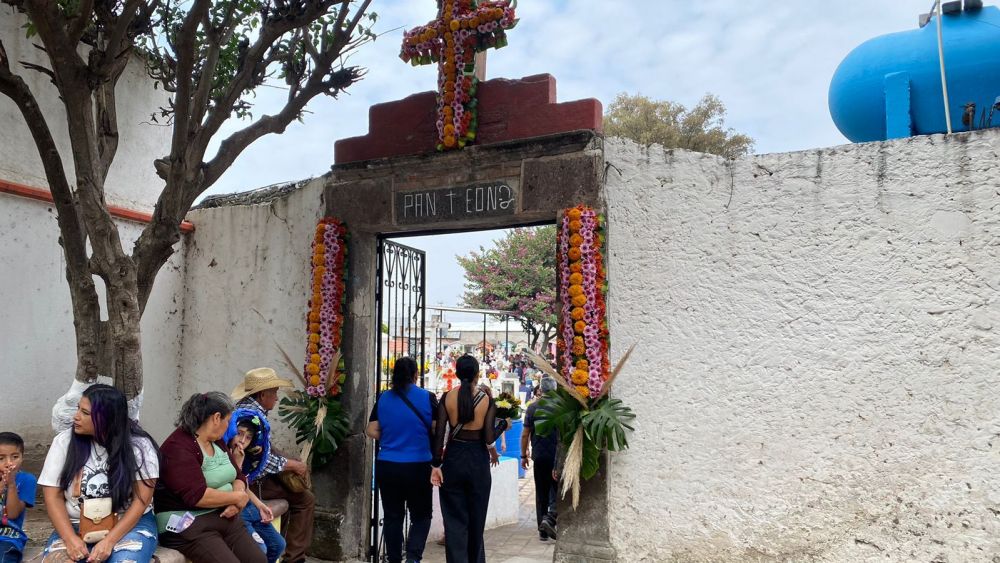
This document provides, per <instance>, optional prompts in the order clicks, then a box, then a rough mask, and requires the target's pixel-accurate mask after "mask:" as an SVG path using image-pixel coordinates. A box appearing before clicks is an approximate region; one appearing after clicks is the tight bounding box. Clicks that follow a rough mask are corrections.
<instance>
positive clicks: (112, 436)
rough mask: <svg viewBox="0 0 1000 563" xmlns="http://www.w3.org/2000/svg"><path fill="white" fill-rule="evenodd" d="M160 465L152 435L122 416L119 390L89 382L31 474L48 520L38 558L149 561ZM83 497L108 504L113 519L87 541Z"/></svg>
mask: <svg viewBox="0 0 1000 563" xmlns="http://www.w3.org/2000/svg"><path fill="white" fill-rule="evenodd" d="M159 469H160V463H159V449H158V448H157V446H156V442H154V441H153V439H152V438H151V437H150V436H149V434H147V433H146V431H145V430H143V429H142V428H141V427H140V426H139V424H138V423H137V422H135V421H133V420H131V419H129V417H128V404H127V403H126V401H125V395H123V394H122V392H121V391H119V390H117V389H115V388H114V387H111V386H110V385H100V384H99V385H93V386H91V387H88V388H87V390H86V391H84V392H83V397H82V398H81V399H80V404H79V406H78V407H77V410H76V415H74V417H73V427H72V428H70V429H68V430H65V431H63V432H61V433H59V434H58V435H57V436H56V437H55V439H54V440H53V441H52V445H51V446H50V447H49V453H48V455H47V456H46V457H45V465H44V467H43V468H42V473H41V475H40V476H39V477H38V484H39V485H41V486H42V491H43V496H44V498H45V508H46V510H47V511H48V514H49V519H50V520H52V525H53V527H54V528H55V531H54V532H53V533H52V536H51V537H50V538H49V542H48V545H47V546H46V548H45V558H44V559H43V562H45V563H51V562H57V561H111V562H116V563H117V562H121V561H150V560H151V559H152V556H153V551H155V550H156V537H157V536H156V518H155V517H154V516H153V507H152V501H153V489H154V487H155V485H156V479H157V478H158V477H159ZM88 503H91V504H90V506H94V505H103V506H109V508H110V511H111V512H112V513H113V514H115V515H116V519H117V521H116V522H115V519H114V518H113V519H112V522H115V523H114V525H113V526H112V527H111V529H110V530H108V531H107V532H106V533H105V532H98V533H94V534H88V535H89V536H90V537H89V538H86V539H87V540H93V541H85V538H84V537H81V535H80V517H81V512H82V513H83V515H84V516H86V515H87V514H92V512H91V511H89V510H87V508H86V507H87V506H88ZM106 519H107V518H105V520H106ZM102 527H103V526H102ZM95 536H99V538H98V539H95Z"/></svg>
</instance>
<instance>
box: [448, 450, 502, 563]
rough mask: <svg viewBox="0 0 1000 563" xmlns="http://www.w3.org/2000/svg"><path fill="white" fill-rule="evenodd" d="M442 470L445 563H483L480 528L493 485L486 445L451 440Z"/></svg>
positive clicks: (482, 524)
mask: <svg viewBox="0 0 1000 563" xmlns="http://www.w3.org/2000/svg"><path fill="white" fill-rule="evenodd" d="M441 471H442V473H443V474H444V483H442V485H441V493H440V496H441V516H442V517H443V519H444V536H445V555H446V557H447V560H448V563H474V562H476V561H484V560H485V557H484V553H485V552H484V549H483V529H484V528H485V527H486V509H487V508H489V503H490V486H491V485H492V483H493V478H492V476H491V475H490V456H489V454H488V453H486V444H483V443H482V442H463V441H460V440H452V441H451V442H449V443H448V449H447V451H446V452H445V456H444V465H443V466H442V467H441Z"/></svg>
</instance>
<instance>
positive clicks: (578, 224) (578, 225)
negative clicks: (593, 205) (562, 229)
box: [569, 219, 583, 233]
mask: <svg viewBox="0 0 1000 563" xmlns="http://www.w3.org/2000/svg"><path fill="white" fill-rule="evenodd" d="M582 228H583V222H582V221H580V220H579V219H577V220H574V221H570V222H569V231H570V232H571V233H578V232H580V229H582Z"/></svg>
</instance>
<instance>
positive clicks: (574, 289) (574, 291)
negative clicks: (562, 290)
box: [569, 274, 583, 320]
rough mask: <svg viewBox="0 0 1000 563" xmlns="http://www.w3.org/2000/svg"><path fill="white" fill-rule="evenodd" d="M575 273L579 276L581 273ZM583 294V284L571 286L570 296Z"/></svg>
mask: <svg viewBox="0 0 1000 563" xmlns="http://www.w3.org/2000/svg"><path fill="white" fill-rule="evenodd" d="M573 275H574V276H579V275H580V274H573ZM582 294H583V286H582V285H571V286H569V296H570V297H576V296H577V295H582ZM577 320H580V319H577Z"/></svg>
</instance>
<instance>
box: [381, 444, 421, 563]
mask: <svg viewBox="0 0 1000 563" xmlns="http://www.w3.org/2000/svg"><path fill="white" fill-rule="evenodd" d="M375 482H376V483H378V492H379V495H380V496H381V499H382V510H383V511H384V513H385V515H384V518H385V519H384V521H383V523H382V531H383V533H384V534H385V552H386V555H388V556H389V562H390V563H399V562H400V561H402V560H403V555H402V551H403V515H404V513H405V511H406V509H407V508H409V510H410V533H409V534H408V536H407V540H406V559H407V561H410V560H413V561H420V558H421V557H423V555H424V544H426V543H427V533H428V532H430V530H431V515H432V513H433V511H434V508H433V506H434V504H433V502H434V501H433V496H432V490H433V487H432V486H431V464H430V462H424V463H396V462H392V461H378V462H376V463H375Z"/></svg>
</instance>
